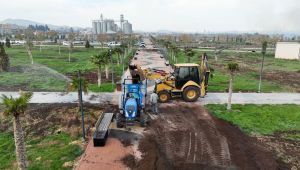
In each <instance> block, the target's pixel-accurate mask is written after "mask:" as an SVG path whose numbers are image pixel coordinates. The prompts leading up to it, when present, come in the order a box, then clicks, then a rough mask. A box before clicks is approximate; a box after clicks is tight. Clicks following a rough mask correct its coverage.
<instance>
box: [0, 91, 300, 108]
mask: <svg viewBox="0 0 300 170" xmlns="http://www.w3.org/2000/svg"><path fill="white" fill-rule="evenodd" d="M2 94H5V95H8V96H10V95H11V96H13V97H17V96H19V92H0V95H2ZM119 95H120V92H114V93H89V94H88V95H83V100H84V102H88V103H94V104H97V103H99V104H100V103H111V104H118V102H119ZM227 99H228V94H227V93H208V94H207V96H205V98H199V99H198V102H199V103H200V104H202V105H205V104H224V103H227ZM77 101H78V96H77V93H75V92H72V93H62V92H34V94H33V97H32V99H31V103H77ZM0 102H1V101H0ZM232 104H300V93H233V96H232Z"/></svg>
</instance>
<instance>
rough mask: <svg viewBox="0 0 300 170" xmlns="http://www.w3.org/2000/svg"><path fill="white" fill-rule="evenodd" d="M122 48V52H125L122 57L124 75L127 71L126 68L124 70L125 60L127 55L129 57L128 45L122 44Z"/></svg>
mask: <svg viewBox="0 0 300 170" xmlns="http://www.w3.org/2000/svg"><path fill="white" fill-rule="evenodd" d="M120 48H121V49H122V51H123V56H122V70H123V72H122V74H124V71H125V68H124V62H125V61H124V60H125V58H126V55H127V50H128V44H125V43H122V44H121V45H120Z"/></svg>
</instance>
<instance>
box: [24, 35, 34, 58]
mask: <svg viewBox="0 0 300 170" xmlns="http://www.w3.org/2000/svg"><path fill="white" fill-rule="evenodd" d="M33 38H34V34H33V31H32V30H31V29H26V30H25V41H26V43H25V48H26V50H27V53H28V55H29V58H30V60H31V64H33V55H32V48H33V43H32V40H33Z"/></svg>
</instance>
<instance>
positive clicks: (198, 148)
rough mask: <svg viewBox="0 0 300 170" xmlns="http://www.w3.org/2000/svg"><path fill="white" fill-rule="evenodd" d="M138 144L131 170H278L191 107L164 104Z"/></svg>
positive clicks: (232, 130) (240, 137)
mask: <svg viewBox="0 0 300 170" xmlns="http://www.w3.org/2000/svg"><path fill="white" fill-rule="evenodd" d="M160 112H161V115H160V116H159V118H158V119H157V120H155V121H152V122H151V125H150V126H149V129H148V130H149V134H147V135H146V137H145V138H143V139H142V140H141V141H140V145H139V147H140V150H141V152H142V153H143V156H142V159H141V160H140V161H139V162H138V163H137V165H136V166H135V167H131V168H133V169H280V168H281V167H282V166H281V163H280V164H279V163H278V162H277V161H276V160H275V159H274V156H273V154H272V153H270V152H268V151H267V150H266V149H265V145H263V144H262V143H260V142H258V141H257V140H256V139H254V138H251V137H248V136H246V135H244V134H243V133H242V132H241V131H240V130H239V129H238V128H236V127H234V126H232V125H230V124H228V123H227V122H225V121H221V120H218V119H215V118H214V117H212V116H211V115H210V114H209V113H208V112H207V111H206V110H204V109H203V108H202V107H201V106H197V105H196V104H191V103H179V102H176V101H175V102H174V103H173V104H164V105H163V106H162V107H161V108H160Z"/></svg>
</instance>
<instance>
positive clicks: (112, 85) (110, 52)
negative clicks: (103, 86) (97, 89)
mask: <svg viewBox="0 0 300 170" xmlns="http://www.w3.org/2000/svg"><path fill="white" fill-rule="evenodd" d="M109 54H110V60H111V69H112V70H111V87H114V84H115V82H114V63H113V57H112V49H111V47H109Z"/></svg>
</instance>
